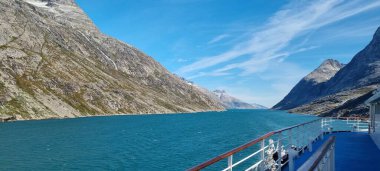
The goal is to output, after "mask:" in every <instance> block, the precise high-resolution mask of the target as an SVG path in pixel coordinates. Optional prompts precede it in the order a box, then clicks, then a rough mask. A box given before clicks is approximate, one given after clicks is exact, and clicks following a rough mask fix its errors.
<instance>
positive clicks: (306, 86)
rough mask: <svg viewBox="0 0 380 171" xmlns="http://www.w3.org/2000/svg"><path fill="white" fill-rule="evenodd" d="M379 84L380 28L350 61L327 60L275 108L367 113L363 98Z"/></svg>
mask: <svg viewBox="0 0 380 171" xmlns="http://www.w3.org/2000/svg"><path fill="white" fill-rule="evenodd" d="M379 86H380V28H378V29H377V31H376V33H375V34H374V36H373V39H372V41H371V42H370V43H369V44H368V45H367V46H366V47H365V48H364V49H363V50H362V51H360V52H359V53H358V54H356V55H355V56H354V57H353V59H352V60H351V61H350V62H349V63H348V64H347V65H343V64H341V63H339V62H338V61H336V60H332V59H329V60H326V61H324V62H323V63H322V64H321V65H320V66H319V67H318V68H317V69H315V70H314V71H313V72H311V73H310V74H309V75H307V76H306V77H304V78H303V79H302V80H301V81H300V82H299V83H298V84H297V85H296V86H295V87H294V88H293V89H292V90H291V91H290V93H289V94H288V95H287V96H286V97H285V98H284V99H283V100H281V101H280V102H279V103H278V104H276V105H275V106H274V107H273V109H280V110H289V111H290V112H295V113H309V114H316V115H320V116H350V115H356V114H362V115H366V114H368V107H367V106H366V105H365V104H364V101H365V100H366V99H368V98H369V97H370V96H371V95H372V94H373V92H374V91H375V90H377V89H378V88H379Z"/></svg>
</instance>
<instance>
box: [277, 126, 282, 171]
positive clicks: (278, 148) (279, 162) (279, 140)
mask: <svg viewBox="0 0 380 171" xmlns="http://www.w3.org/2000/svg"><path fill="white" fill-rule="evenodd" d="M281 138H282V132H280V133H278V142H277V143H278V144H277V145H278V147H277V156H278V161H277V164H278V170H279V171H281V160H282V156H281V152H282V147H281V146H282V145H281Z"/></svg>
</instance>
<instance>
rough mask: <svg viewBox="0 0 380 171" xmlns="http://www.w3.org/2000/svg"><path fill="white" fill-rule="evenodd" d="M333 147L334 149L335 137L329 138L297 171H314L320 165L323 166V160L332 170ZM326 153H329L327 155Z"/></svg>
mask: <svg viewBox="0 0 380 171" xmlns="http://www.w3.org/2000/svg"><path fill="white" fill-rule="evenodd" d="M334 147H335V136H331V137H330V138H329V139H328V140H327V141H326V142H325V143H324V144H323V145H322V147H321V148H319V149H318V151H316V152H315V153H314V154H313V155H312V156H311V157H310V158H309V160H307V161H306V162H305V163H304V164H303V165H302V166H301V167H300V168H299V169H298V171H306V170H307V171H314V170H316V169H317V168H318V167H319V166H320V165H321V164H323V160H324V159H327V160H329V159H330V161H331V162H330V161H329V162H327V163H330V164H331V165H330V168H334V167H333V166H334ZM328 152H330V153H329V154H328Z"/></svg>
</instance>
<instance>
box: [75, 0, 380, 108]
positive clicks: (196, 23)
mask: <svg viewBox="0 0 380 171" xmlns="http://www.w3.org/2000/svg"><path fill="white" fill-rule="evenodd" d="M76 1H77V3H78V5H79V6H80V7H81V8H82V9H83V10H84V11H85V12H86V13H87V15H89V17H90V18H91V19H92V20H93V21H94V23H95V25H96V26H97V27H98V28H99V29H100V30H101V31H102V32H103V33H105V34H107V35H109V36H112V37H114V38H117V39H119V40H121V41H123V42H126V43H128V44H130V45H132V46H134V47H136V48H138V49H140V50H141V51H143V52H144V53H146V54H148V55H149V56H151V57H152V58H154V59H155V60H157V61H158V62H159V63H161V64H162V65H163V66H164V67H166V68H167V69H168V70H169V71H171V72H173V73H175V74H177V75H180V76H182V77H184V78H186V79H188V80H191V81H193V82H195V83H196V84H198V85H200V86H202V87H205V88H208V89H210V90H215V89H224V90H226V91H227V92H228V93H229V94H231V95H233V96H235V97H237V98H239V99H241V100H243V101H246V102H249V103H257V104H262V105H265V106H267V107H271V106H273V105H275V104H276V103H277V102H279V101H280V100H281V99H282V98H283V97H284V96H285V95H286V94H287V93H288V92H289V91H290V90H291V89H292V87H293V86H294V85H295V84H297V82H298V81H299V80H300V79H302V77H304V76H305V75H307V74H308V73H310V72H311V71H313V70H314V69H315V68H316V67H318V66H319V65H320V64H321V63H322V62H323V61H324V60H326V59H336V60H338V61H340V62H342V63H348V62H349V61H350V60H351V59H352V57H353V56H354V55H355V54H356V53H358V52H359V51H360V50H361V49H363V48H364V47H365V46H366V45H367V44H368V43H369V41H370V40H371V39H372V36H373V34H374V32H375V31H376V29H377V28H378V27H379V26H380V15H379V14H380V1H378V0H346V1H345V0H328V1H326V0H313V1H304V0H288V1H286V0H282V1H278V0H272V1H268V0H139V1H136V0H107V1H100V0H97V1H94V0H76Z"/></svg>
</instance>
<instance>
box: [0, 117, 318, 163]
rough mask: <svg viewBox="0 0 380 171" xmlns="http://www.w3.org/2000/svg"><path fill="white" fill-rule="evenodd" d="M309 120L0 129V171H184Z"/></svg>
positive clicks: (155, 120)
mask: <svg viewBox="0 0 380 171" xmlns="http://www.w3.org/2000/svg"><path fill="white" fill-rule="evenodd" d="M313 119H315V117H312V116H307V115H297V114H288V113H286V112H282V111H270V110H230V111H226V112H206V113H194V114H171V115H140V116H110V117H89V118H77V119H63V120H41V121H21V122H12V123H0V170H185V169H187V168H189V167H191V166H193V165H196V164H198V163H201V162H203V161H205V160H207V159H210V158H211V157H214V156H216V155H218V154H220V153H223V152H226V151H228V150H230V149H232V148H234V147H237V146H239V145H241V144H243V143H246V142H247V141H249V140H252V139H254V138H257V137H258V136H260V135H263V134H264V133H266V132H269V131H273V130H276V129H280V128H283V127H286V126H291V125H294V124H298V123H302V122H305V121H309V120H313Z"/></svg>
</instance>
